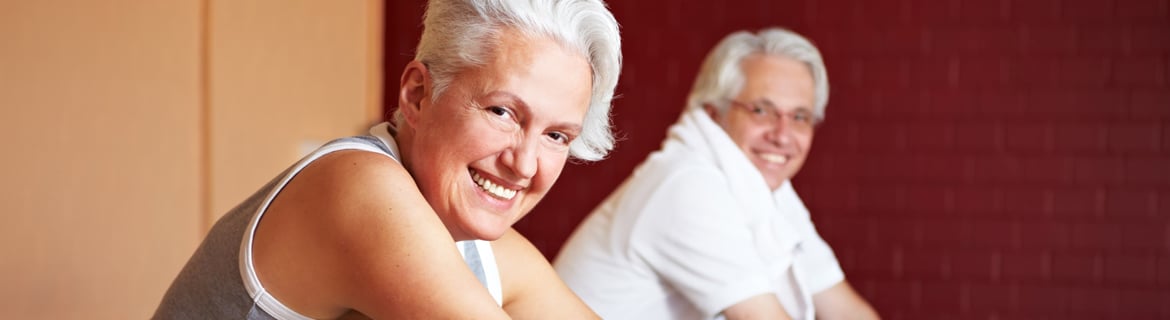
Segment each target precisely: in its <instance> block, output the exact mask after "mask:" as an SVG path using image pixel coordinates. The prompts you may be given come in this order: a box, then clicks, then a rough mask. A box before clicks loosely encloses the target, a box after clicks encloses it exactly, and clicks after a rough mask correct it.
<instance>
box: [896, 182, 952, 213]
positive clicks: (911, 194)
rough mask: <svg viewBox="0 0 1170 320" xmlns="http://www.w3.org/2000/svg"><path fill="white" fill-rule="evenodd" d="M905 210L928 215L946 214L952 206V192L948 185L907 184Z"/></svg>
mask: <svg viewBox="0 0 1170 320" xmlns="http://www.w3.org/2000/svg"><path fill="white" fill-rule="evenodd" d="M905 196H906V199H913V201H907V203H906V212H907V213H913V214H919V215H922V216H928V217H938V216H944V215H947V214H948V213H949V212H951V211H952V210H953V207H954V197H955V196H954V192H953V191H951V188H950V187H941V188H940V187H937V186H908V187H906V189H905Z"/></svg>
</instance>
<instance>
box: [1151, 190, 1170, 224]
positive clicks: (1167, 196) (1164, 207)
mask: <svg viewBox="0 0 1170 320" xmlns="http://www.w3.org/2000/svg"><path fill="white" fill-rule="evenodd" d="M1155 202H1157V210H1156V211H1155V213H1156V214H1157V215H1158V217H1162V218H1165V217H1167V215H1170V189H1162V190H1160V191H1159V192H1158V199H1157V200H1156V201H1155Z"/></svg>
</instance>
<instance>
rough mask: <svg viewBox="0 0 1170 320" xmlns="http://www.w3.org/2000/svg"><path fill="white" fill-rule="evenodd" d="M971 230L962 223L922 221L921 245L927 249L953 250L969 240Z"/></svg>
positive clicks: (933, 220)
mask: <svg viewBox="0 0 1170 320" xmlns="http://www.w3.org/2000/svg"><path fill="white" fill-rule="evenodd" d="M970 235H971V229H970V227H968V226H967V224H966V223H965V222H964V221H950V220H935V219H931V220H924V221H923V222H922V245H923V246H925V247H929V248H954V247H958V246H961V245H963V244H964V243H965V242H966V240H967V239H968V238H970Z"/></svg>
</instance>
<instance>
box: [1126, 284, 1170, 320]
mask: <svg viewBox="0 0 1170 320" xmlns="http://www.w3.org/2000/svg"><path fill="white" fill-rule="evenodd" d="M1119 291H1120V292H1119V293H1118V296H1119V298H1120V299H1119V300H1118V311H1119V312H1118V316H1119V317H1120V318H1123V319H1158V318H1160V317H1159V313H1160V309H1161V307H1162V305H1164V304H1166V301H1167V300H1163V299H1164V297H1162V296H1161V294H1163V293H1164V292H1162V291H1160V290H1155V289H1121V290H1119Z"/></svg>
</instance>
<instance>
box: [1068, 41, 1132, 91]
mask: <svg viewBox="0 0 1170 320" xmlns="http://www.w3.org/2000/svg"><path fill="white" fill-rule="evenodd" d="M1119 50H1120V49H1119ZM1109 75H1110V61H1109V60H1108V59H1101V58H1069V59H1062V60H1060V69H1059V70H1058V71H1057V77H1059V81H1058V83H1059V84H1060V85H1061V86H1062V87H1063V88H1090V87H1092V88H1101V87H1105V86H1106V85H1107V84H1108V81H1109Z"/></svg>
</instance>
